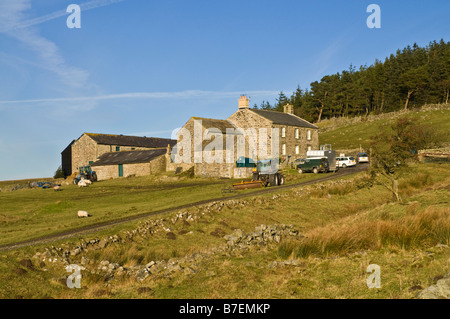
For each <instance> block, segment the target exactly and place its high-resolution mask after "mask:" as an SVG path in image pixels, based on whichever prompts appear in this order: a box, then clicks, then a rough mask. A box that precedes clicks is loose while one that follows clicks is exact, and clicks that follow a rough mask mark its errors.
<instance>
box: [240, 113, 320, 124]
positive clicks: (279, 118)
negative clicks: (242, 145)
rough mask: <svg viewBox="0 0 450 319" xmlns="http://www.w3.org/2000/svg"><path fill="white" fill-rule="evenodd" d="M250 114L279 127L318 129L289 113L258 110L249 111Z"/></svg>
mask: <svg viewBox="0 0 450 319" xmlns="http://www.w3.org/2000/svg"><path fill="white" fill-rule="evenodd" d="M249 110H250V111H252V112H255V113H256V114H258V115H260V116H262V117H264V118H266V119H268V120H269V121H272V123H273V124H280V125H290V126H299V127H306V128H313V129H318V127H317V126H315V125H314V124H311V123H309V122H308V121H306V120H304V119H302V118H300V117H298V116H296V115H294V114H289V113H282V112H276V111H267V110H258V109H249Z"/></svg>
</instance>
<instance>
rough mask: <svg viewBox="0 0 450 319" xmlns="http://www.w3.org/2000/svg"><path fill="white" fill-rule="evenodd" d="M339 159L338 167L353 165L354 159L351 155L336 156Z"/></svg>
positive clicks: (354, 163)
mask: <svg viewBox="0 0 450 319" xmlns="http://www.w3.org/2000/svg"><path fill="white" fill-rule="evenodd" d="M336 159H337V160H338V161H339V164H338V165H339V167H342V168H346V167H349V166H355V165H356V160H355V158H354V157H353V156H340V157H337V158H336Z"/></svg>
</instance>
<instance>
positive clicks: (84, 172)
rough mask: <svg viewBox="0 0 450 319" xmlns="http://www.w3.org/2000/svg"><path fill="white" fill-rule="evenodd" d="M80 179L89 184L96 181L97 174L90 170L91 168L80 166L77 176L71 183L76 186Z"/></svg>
mask: <svg viewBox="0 0 450 319" xmlns="http://www.w3.org/2000/svg"><path fill="white" fill-rule="evenodd" d="M81 179H88V180H90V181H91V182H96V181H97V174H96V173H95V171H93V170H92V168H91V166H90V165H88V166H80V167H79V174H78V175H77V177H75V178H74V179H73V183H74V184H75V185H78V182H79V181H81Z"/></svg>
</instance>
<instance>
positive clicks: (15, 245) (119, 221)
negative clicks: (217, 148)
mask: <svg viewBox="0 0 450 319" xmlns="http://www.w3.org/2000/svg"><path fill="white" fill-rule="evenodd" d="M367 168H368V164H360V165H357V166H355V167H348V168H345V169H340V170H339V171H338V172H337V173H328V174H326V175H324V177H322V178H318V179H315V180H311V181H306V182H301V183H296V184H292V185H283V186H277V187H267V188H262V189H260V190H257V191H254V192H251V193H245V194H233V195H228V196H227V195H224V196H222V197H218V198H212V199H207V200H203V201H198V202H195V203H192V204H186V205H182V206H176V207H172V208H168V209H162V210H157V211H154V212H147V213H142V214H138V215H133V216H130V217H125V218H121V219H116V220H112V221H108V222H102V223H97V224H93V225H89V226H86V227H82V228H78V229H71V230H68V231H64V232H61V233H58V234H54V235H48V236H44V237H39V238H34V239H30V240H26V241H21V242H17V243H11V244H7V245H2V246H0V251H5V250H12V249H17V248H22V247H28V246H33V245H38V244H44V243H49V242H52V241H57V240H61V239H67V238H71V237H75V236H80V235H85V234H90V233H95V232H97V231H100V230H103V229H107V228H109V227H112V226H116V225H119V224H123V223H127V222H130V221H134V220H138V219H142V218H146V217H150V216H154V215H160V214H164V213H169V212H174V211H177V210H180V209H186V208H189V207H193V206H197V205H203V204H207V203H211V202H215V201H223V200H228V199H236V198H244V197H250V196H256V195H261V194H266V193H273V192H277V191H280V190H286V189H290V188H295V187H299V186H306V185H311V184H316V183H321V182H324V181H328V180H332V179H336V178H339V177H343V176H346V175H351V174H354V173H357V172H361V171H363V170H366V169H367Z"/></svg>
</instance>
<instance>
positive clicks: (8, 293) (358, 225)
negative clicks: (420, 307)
mask: <svg viewBox="0 0 450 319" xmlns="http://www.w3.org/2000/svg"><path fill="white" fill-rule="evenodd" d="M411 170H412V171H411V174H409V175H405V176H404V177H403V178H402V179H401V180H400V182H401V185H403V188H402V189H401V190H400V191H401V192H404V193H403V197H404V200H405V202H404V203H397V202H395V201H394V200H393V199H392V196H391V194H390V193H389V191H387V190H386V189H384V188H383V187H381V186H374V187H372V188H370V189H367V188H365V187H362V188H361V185H362V183H361V181H363V180H364V178H365V175H364V173H360V174H358V175H357V176H356V177H346V178H345V179H344V180H346V181H348V182H341V183H336V182H333V183H331V182H325V183H322V184H321V185H313V186H308V187H302V188H298V189H294V190H284V191H279V192H277V193H275V194H274V193H272V194H265V195H260V196H257V197H250V198H247V199H245V202H242V203H241V204H240V205H237V206H234V207H233V206H224V208H223V209H222V210H220V211H217V210H211V211H203V210H202V209H201V208H190V209H189V211H190V212H191V213H193V214H199V215H201V218H200V219H199V220H198V221H195V222H192V223H190V225H184V224H182V223H177V224H175V225H173V224H171V223H170V222H169V220H170V218H171V216H173V215H174V214H167V215H166V216H164V218H165V219H166V220H167V221H168V222H167V223H168V224H167V225H169V227H170V228H171V229H172V232H173V233H175V234H176V239H175V240H170V239H167V238H166V236H165V234H164V233H157V234H155V235H152V236H151V237H143V238H139V237H137V238H136V239H135V240H133V241H132V242H125V243H122V244H111V245H110V246H108V247H106V248H105V249H101V250H89V251H87V252H85V253H84V254H83V256H85V257H87V258H89V259H90V260H91V261H92V262H93V264H92V265H91V267H96V265H98V263H99V262H100V261H101V260H105V259H106V260H109V261H111V262H117V263H119V264H121V265H124V266H132V265H136V264H141V265H142V264H145V263H147V262H149V261H151V260H168V259H170V258H174V257H175V258H176V257H183V256H186V255H189V254H192V253H194V252H201V251H203V250H205V249H208V248H211V247H217V246H219V245H223V244H224V243H225V241H224V239H223V238H222V237H221V236H217V235H214V234H215V233H217V232H219V233H221V232H223V233H227V234H229V233H231V232H232V231H233V229H236V228H240V229H243V230H244V231H246V232H251V231H253V230H254V228H255V226H258V225H261V224H292V225H294V226H295V227H296V228H297V229H298V230H299V231H300V233H301V234H302V235H305V236H307V238H320V236H319V235H322V236H324V237H323V238H322V239H326V238H331V239H333V238H334V239H340V240H341V241H339V240H335V241H334V242H333V241H328V243H331V244H330V245H328V246H327V245H326V244H325V246H323V245H322V244H323V243H327V241H326V240H323V241H322V243H320V244H319V245H317V247H319V248H320V249H318V250H317V249H316V250H315V251H313V252H312V253H309V254H304V255H300V254H298V253H297V252H298V247H299V245H300V244H301V243H302V242H301V241H297V240H295V241H294V240H290V241H287V242H286V241H285V242H282V243H281V244H280V245H278V246H272V247H265V248H262V249H257V250H250V251H248V252H242V253H238V254H235V255H221V254H219V255H216V256H214V257H212V258H207V259H204V260H201V261H199V262H198V263H197V266H196V268H197V270H198V272H197V273H195V274H192V275H190V276H187V275H184V274H182V273H178V274H175V275H173V276H170V277H149V278H148V279H146V280H144V281H143V282H137V281H135V280H133V279H126V278H114V279H112V280H111V281H108V282H105V278H104V277H103V276H99V275H95V274H89V273H85V274H84V276H83V288H82V289H72V290H70V289H68V288H67V287H66V285H65V281H64V279H65V278H66V277H67V274H66V273H65V270H64V269H63V267H61V266H60V265H59V264H58V263H56V264H53V263H48V262H46V265H45V266H43V267H40V266H39V265H36V267H35V268H34V269H32V270H30V269H25V271H26V273H23V270H24V269H23V268H24V267H22V266H20V265H19V261H20V260H21V259H23V258H30V257H31V256H32V255H33V254H34V252H35V251H36V250H37V249H38V250H40V251H42V250H43V247H48V245H44V246H40V247H29V248H25V249H20V250H15V251H8V252H3V253H2V254H1V259H0V296H2V297H5V298H16V297H17V296H23V297H25V298H43V297H48V296H52V297H56V298H411V297H413V296H414V295H415V293H417V289H418V288H417V287H423V288H425V287H427V286H428V285H430V284H432V283H434V282H435V279H434V278H437V276H440V275H443V274H445V273H446V272H447V271H448V265H449V264H448V253H449V250H448V248H442V247H441V248H439V247H438V246H436V243H441V244H446V243H447V244H448V231H449V226H448V224H446V223H444V222H445V221H447V222H448V212H447V211H445V209H446V208H447V207H448V198H449V194H448V190H449V188H448V187H449V186H448V185H449V183H450V180H449V178H450V172H449V170H448V165H445V164H443V165H438V164H417V165H414V166H413V167H412V168H411ZM417 175H421V176H422V177H421V178H420V179H419V181H417V180H416V179H415V178H414V177H415V176H417ZM328 195H330V196H328ZM49 208H50V209H52V210H55V211H58V210H59V209H62V210H64V209H65V208H64V207H60V206H59V205H55V206H49ZM202 213H204V214H202ZM423 217H426V218H423ZM157 218H161V217H157ZM446 218H447V219H446ZM417 221H420V223H417ZM378 224H383V225H385V226H386V229H387V230H388V231H387V232H386V234H387V236H386V239H387V240H386V241H385V242H384V243H383V244H382V245H377V243H378V238H377V237H376V236H372V235H373V234H374V233H373V232H371V229H375V230H376V229H377V228H376V227H375V228H374V227H373V225H378ZM138 225H139V223H137V222H132V223H129V224H127V225H122V226H120V227H115V228H114V229H111V230H105V231H103V232H102V233H96V234H89V235H86V236H83V239H84V240H90V239H92V238H99V237H100V238H101V237H102V236H103V235H111V234H113V233H114V232H116V233H120V231H121V230H123V229H125V228H127V229H132V228H136V227H137V226H138ZM403 225H413V226H414V225H419V226H420V227H418V228H417V227H416V228H414V227H412V228H411V229H412V230H416V232H412V233H411V232H410V233H408V232H397V233H395V231H394V232H393V231H392V230H398V229H402V227H403ZM422 226H425V227H422ZM436 226H439V227H441V228H440V229H441V230H442V232H441V233H437V232H436V229H437V228H436ZM389 227H392V229H390V228H389ZM407 228H408V227H406V229H407ZM218 229H219V230H220V231H218ZM182 230H184V231H187V232H191V231H192V233H190V234H186V233H185V232H181V231H182ZM417 230H419V231H417ZM422 230H425V231H428V233H426V232H424V233H421V231H422ZM355 234H356V235H357V236H355ZM375 234H376V233H375ZM392 234H394V235H392ZM411 234H412V237H411V238H413V241H412V243H413V244H411V245H405V244H404V243H403V242H402V240H403V241H404V239H405V238H406V239H407V237H408V236H411ZM347 235H351V236H350V237H347V239H348V238H350V239H352V240H353V242H355V243H356V244H361V243H362V244H364V245H362V244H361V245H359V246H358V245H354V246H350V245H347V244H346V241H345V239H346V236H347ZM315 236H316V237H315ZM352 236H353V237H352ZM392 239H394V240H392ZM446 240H447V241H446ZM374 243H375V245H374ZM65 244H67V245H68V246H69V247H70V246H72V247H73V246H75V245H77V239H74V238H72V239H70V240H68V241H60V242H58V243H52V245H55V246H57V247H58V246H61V245H65ZM322 247H328V248H326V249H323V250H322ZM430 253H431V255H430ZM431 256H432V257H431ZM79 257H80V256H78V257H77V258H79ZM291 258H296V259H297V266H284V267H276V268H270V267H269V265H270V264H271V263H272V262H273V261H283V260H286V259H291ZM72 262H75V263H78V262H79V261H78V259H73V260H72ZM371 263H376V264H378V265H380V266H381V269H382V289H381V290H376V289H375V290H372V289H368V288H367V286H366V284H365V279H366V278H367V276H368V274H367V273H366V267H367V266H368V265H369V264H371ZM44 269H46V270H44ZM42 283H46V284H45V285H44V286H43V285H42Z"/></svg>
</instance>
